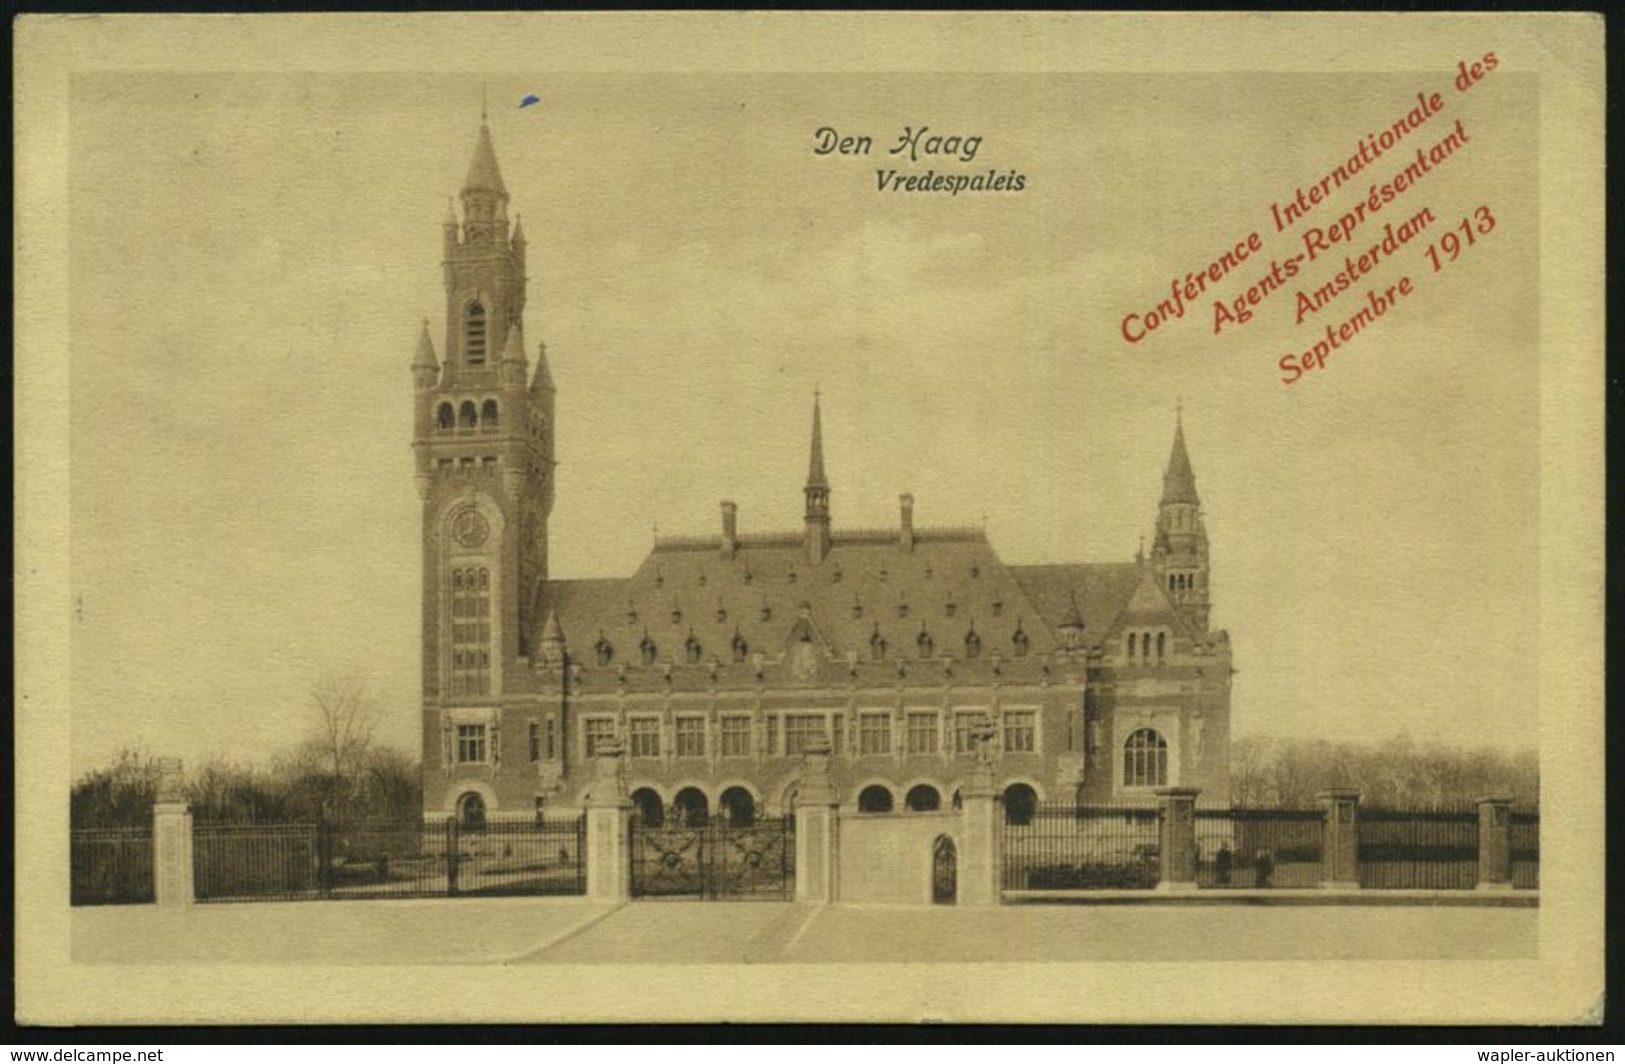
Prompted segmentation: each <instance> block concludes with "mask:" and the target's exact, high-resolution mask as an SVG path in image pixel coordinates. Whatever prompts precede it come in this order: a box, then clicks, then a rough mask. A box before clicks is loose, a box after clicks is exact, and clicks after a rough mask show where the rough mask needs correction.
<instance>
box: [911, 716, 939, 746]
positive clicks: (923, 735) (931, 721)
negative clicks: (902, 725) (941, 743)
mask: <svg viewBox="0 0 1625 1064" xmlns="http://www.w3.org/2000/svg"><path fill="white" fill-rule="evenodd" d="M908 752H909V753H911V754H934V753H936V752H937V715H936V713H935V712H924V713H922V712H918V711H915V712H911V713H909V715H908Z"/></svg>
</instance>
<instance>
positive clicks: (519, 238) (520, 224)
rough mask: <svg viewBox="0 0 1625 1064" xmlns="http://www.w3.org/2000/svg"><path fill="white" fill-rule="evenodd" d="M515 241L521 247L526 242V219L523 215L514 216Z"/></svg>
mask: <svg viewBox="0 0 1625 1064" xmlns="http://www.w3.org/2000/svg"><path fill="white" fill-rule="evenodd" d="M513 243H514V244H515V245H517V246H519V247H523V246H524V244H525V219H524V216H523V215H518V214H516V215H514V216H513Z"/></svg>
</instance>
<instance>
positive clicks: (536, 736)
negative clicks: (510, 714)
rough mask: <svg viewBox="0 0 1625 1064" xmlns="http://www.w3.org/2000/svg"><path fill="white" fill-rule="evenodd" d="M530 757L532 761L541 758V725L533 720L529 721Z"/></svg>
mask: <svg viewBox="0 0 1625 1064" xmlns="http://www.w3.org/2000/svg"><path fill="white" fill-rule="evenodd" d="M530 759H531V761H532V762H536V761H540V760H541V759H542V726H541V725H540V724H538V723H537V722H536V721H534V720H533V721H531V722H530Z"/></svg>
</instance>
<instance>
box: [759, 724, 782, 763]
mask: <svg viewBox="0 0 1625 1064" xmlns="http://www.w3.org/2000/svg"><path fill="white" fill-rule="evenodd" d="M762 734H763V736H764V740H763V743H764V745H765V746H766V747H767V750H766V753H767V756H768V757H772V756H773V755H774V754H777V753H778V752H779V718H778V717H774V716H767V717H763V718H762Z"/></svg>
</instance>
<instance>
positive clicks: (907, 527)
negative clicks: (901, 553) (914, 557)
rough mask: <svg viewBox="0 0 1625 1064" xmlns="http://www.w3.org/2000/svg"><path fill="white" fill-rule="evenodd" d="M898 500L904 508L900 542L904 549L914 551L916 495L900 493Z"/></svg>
mask: <svg viewBox="0 0 1625 1064" xmlns="http://www.w3.org/2000/svg"><path fill="white" fill-rule="evenodd" d="M897 501H898V503H899V504H900V505H901V507H902V510H903V530H902V533H901V534H900V535H899V537H898V542H899V543H900V544H901V546H902V548H903V549H904V550H906V551H909V552H911V553H912V552H913V550H914V496H912V495H908V494H903V495H899V496H898V497H897Z"/></svg>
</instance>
